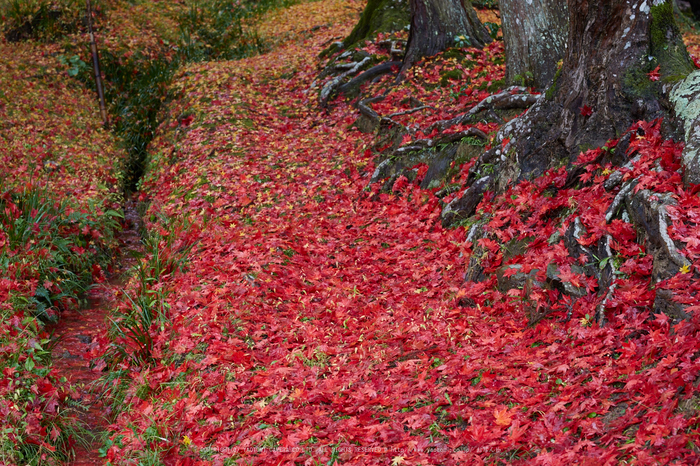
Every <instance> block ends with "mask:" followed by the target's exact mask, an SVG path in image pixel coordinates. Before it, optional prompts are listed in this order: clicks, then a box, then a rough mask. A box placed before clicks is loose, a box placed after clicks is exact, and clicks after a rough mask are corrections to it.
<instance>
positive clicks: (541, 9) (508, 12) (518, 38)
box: [500, 0, 569, 89]
mask: <svg viewBox="0 0 700 466" xmlns="http://www.w3.org/2000/svg"><path fill="white" fill-rule="evenodd" d="M500 11H501V19H502V21H503V41H504V43H505V48H506V80H507V82H508V83H509V84H511V85H527V86H532V87H535V88H537V89H545V88H547V87H548V86H549V84H551V82H552V79H553V78H554V74H555V73H556V70H557V63H558V62H559V60H561V59H562V58H564V53H565V51H566V38H567V32H568V27H569V15H568V10H567V6H566V3H563V2H562V1H561V0H530V1H522V0H500Z"/></svg>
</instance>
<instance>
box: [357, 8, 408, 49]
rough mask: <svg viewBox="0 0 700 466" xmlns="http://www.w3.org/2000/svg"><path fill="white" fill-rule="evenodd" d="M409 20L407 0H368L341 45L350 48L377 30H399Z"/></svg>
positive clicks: (406, 24) (368, 37)
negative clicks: (358, 18)
mask: <svg viewBox="0 0 700 466" xmlns="http://www.w3.org/2000/svg"><path fill="white" fill-rule="evenodd" d="M410 22H411V10H410V9H409V5H408V0H369V1H368V2H367V6H366V7H365V9H364V10H363V11H362V16H360V20H359V21H358V22H357V24H356V25H355V27H354V28H353V30H352V32H351V33H350V35H349V36H348V37H346V38H345V40H344V41H343V46H344V47H345V48H346V49H347V48H351V47H352V46H354V45H355V44H357V43H358V42H360V41H363V40H369V39H371V38H372V37H373V36H374V35H376V34H377V33H378V32H394V31H400V30H401V29H404V28H406V27H408V25H409V24H410Z"/></svg>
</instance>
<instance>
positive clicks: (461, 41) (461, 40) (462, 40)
mask: <svg viewBox="0 0 700 466" xmlns="http://www.w3.org/2000/svg"><path fill="white" fill-rule="evenodd" d="M471 45H472V42H471V40H469V37H467V36H457V37H455V47H457V48H459V49H463V48H466V47H471Z"/></svg>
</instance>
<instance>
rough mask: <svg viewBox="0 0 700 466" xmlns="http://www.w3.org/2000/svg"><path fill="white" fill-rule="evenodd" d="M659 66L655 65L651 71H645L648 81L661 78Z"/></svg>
mask: <svg viewBox="0 0 700 466" xmlns="http://www.w3.org/2000/svg"><path fill="white" fill-rule="evenodd" d="M660 68H661V65H659V66H657V67H656V68H654V69H653V70H652V71H650V72H648V73H647V76H649V81H658V80H659V79H661V75H660V74H659V69H660Z"/></svg>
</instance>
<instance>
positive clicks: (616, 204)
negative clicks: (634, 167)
mask: <svg viewBox="0 0 700 466" xmlns="http://www.w3.org/2000/svg"><path fill="white" fill-rule="evenodd" d="M638 182H639V180H638V179H636V178H635V179H634V180H632V181H629V182H627V184H626V185H625V186H623V187H622V189H620V192H619V193H617V196H615V199H613V201H612V204H610V207H608V211H607V213H606V214H605V222H606V223H610V222H611V221H612V219H613V218H614V217H615V216H616V215H617V212H618V211H619V210H620V207H621V206H622V205H623V203H624V201H625V200H626V199H627V196H628V195H629V193H630V192H632V189H634V187H635V186H637V183H638Z"/></svg>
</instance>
